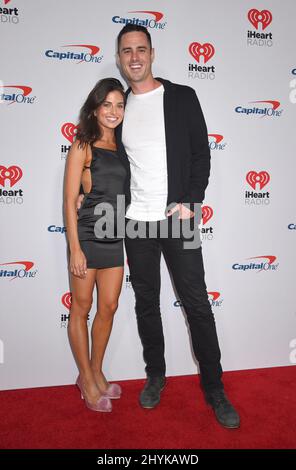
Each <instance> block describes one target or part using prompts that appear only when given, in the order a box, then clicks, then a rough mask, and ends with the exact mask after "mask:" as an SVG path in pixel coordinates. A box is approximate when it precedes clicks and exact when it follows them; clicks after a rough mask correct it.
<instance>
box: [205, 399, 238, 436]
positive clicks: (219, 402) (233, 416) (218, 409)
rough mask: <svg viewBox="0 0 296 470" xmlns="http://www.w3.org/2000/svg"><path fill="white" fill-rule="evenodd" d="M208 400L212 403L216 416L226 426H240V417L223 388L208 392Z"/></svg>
mask: <svg viewBox="0 0 296 470" xmlns="http://www.w3.org/2000/svg"><path fill="white" fill-rule="evenodd" d="M206 398H207V402H208V403H209V404H210V405H211V407H212V408H213V410H214V413H215V415H216V418H217V420H218V422H219V423H220V424H222V426H224V427H225V428H233V429H234V428H239V425H240V418H239V414H238V413H237V412H236V411H235V409H234V407H233V406H232V404H231V403H230V401H229V400H228V398H227V397H226V395H225V393H224V391H223V390H215V391H214V392H211V393H209V394H207V397H206Z"/></svg>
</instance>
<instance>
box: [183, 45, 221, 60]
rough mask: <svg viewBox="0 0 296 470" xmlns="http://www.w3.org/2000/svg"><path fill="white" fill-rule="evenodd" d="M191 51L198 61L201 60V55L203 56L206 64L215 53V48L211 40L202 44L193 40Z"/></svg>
mask: <svg viewBox="0 0 296 470" xmlns="http://www.w3.org/2000/svg"><path fill="white" fill-rule="evenodd" d="M189 53H190V54H191V55H192V57H193V58H194V59H195V60H196V62H198V63H200V62H201V57H202V58H203V63H204V64H206V63H207V62H208V61H209V60H210V59H211V58H212V57H213V55H214V54H215V48H214V46H213V45H212V44H210V43H209V42H206V43H204V44H200V43H199V42H192V43H191V44H190V46H189Z"/></svg>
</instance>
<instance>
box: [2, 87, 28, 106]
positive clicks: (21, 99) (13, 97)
mask: <svg viewBox="0 0 296 470" xmlns="http://www.w3.org/2000/svg"><path fill="white" fill-rule="evenodd" d="M0 88H4V89H8V88H9V90H8V92H6V91H5V90H3V91H2V92H1V94H0V103H2V102H7V104H13V103H26V104H33V103H34V101H35V98H36V96H33V97H31V96H30V93H31V92H32V88H31V87H29V86H25V85H1V86H0ZM10 88H12V89H13V90H10ZM19 90H21V92H20V91H19Z"/></svg>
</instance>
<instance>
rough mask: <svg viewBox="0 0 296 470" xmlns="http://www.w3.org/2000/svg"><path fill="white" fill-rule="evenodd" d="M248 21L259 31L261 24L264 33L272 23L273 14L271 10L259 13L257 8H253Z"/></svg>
mask: <svg viewBox="0 0 296 470" xmlns="http://www.w3.org/2000/svg"><path fill="white" fill-rule="evenodd" d="M248 20H249V21H250V23H251V24H252V25H253V26H254V28H256V29H259V24H261V26H262V31H264V29H265V28H267V26H269V25H270V23H271V22H272V14H271V12H270V11H269V10H262V11H259V10H256V8H252V10H250V11H249V12H248Z"/></svg>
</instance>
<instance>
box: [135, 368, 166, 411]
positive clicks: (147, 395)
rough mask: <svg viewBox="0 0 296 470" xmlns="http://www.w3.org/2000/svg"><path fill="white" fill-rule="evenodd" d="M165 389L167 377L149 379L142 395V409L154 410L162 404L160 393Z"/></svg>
mask: <svg viewBox="0 0 296 470" xmlns="http://www.w3.org/2000/svg"><path fill="white" fill-rule="evenodd" d="M164 387H165V377H164V376H161V377H147V381H146V383H145V386H144V388H143V390H142V392H141V394H140V405H141V406H142V408H149V409H151V408H154V407H155V406H156V405H158V403H159V402H160V393H161V391H162V390H163V389H164Z"/></svg>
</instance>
